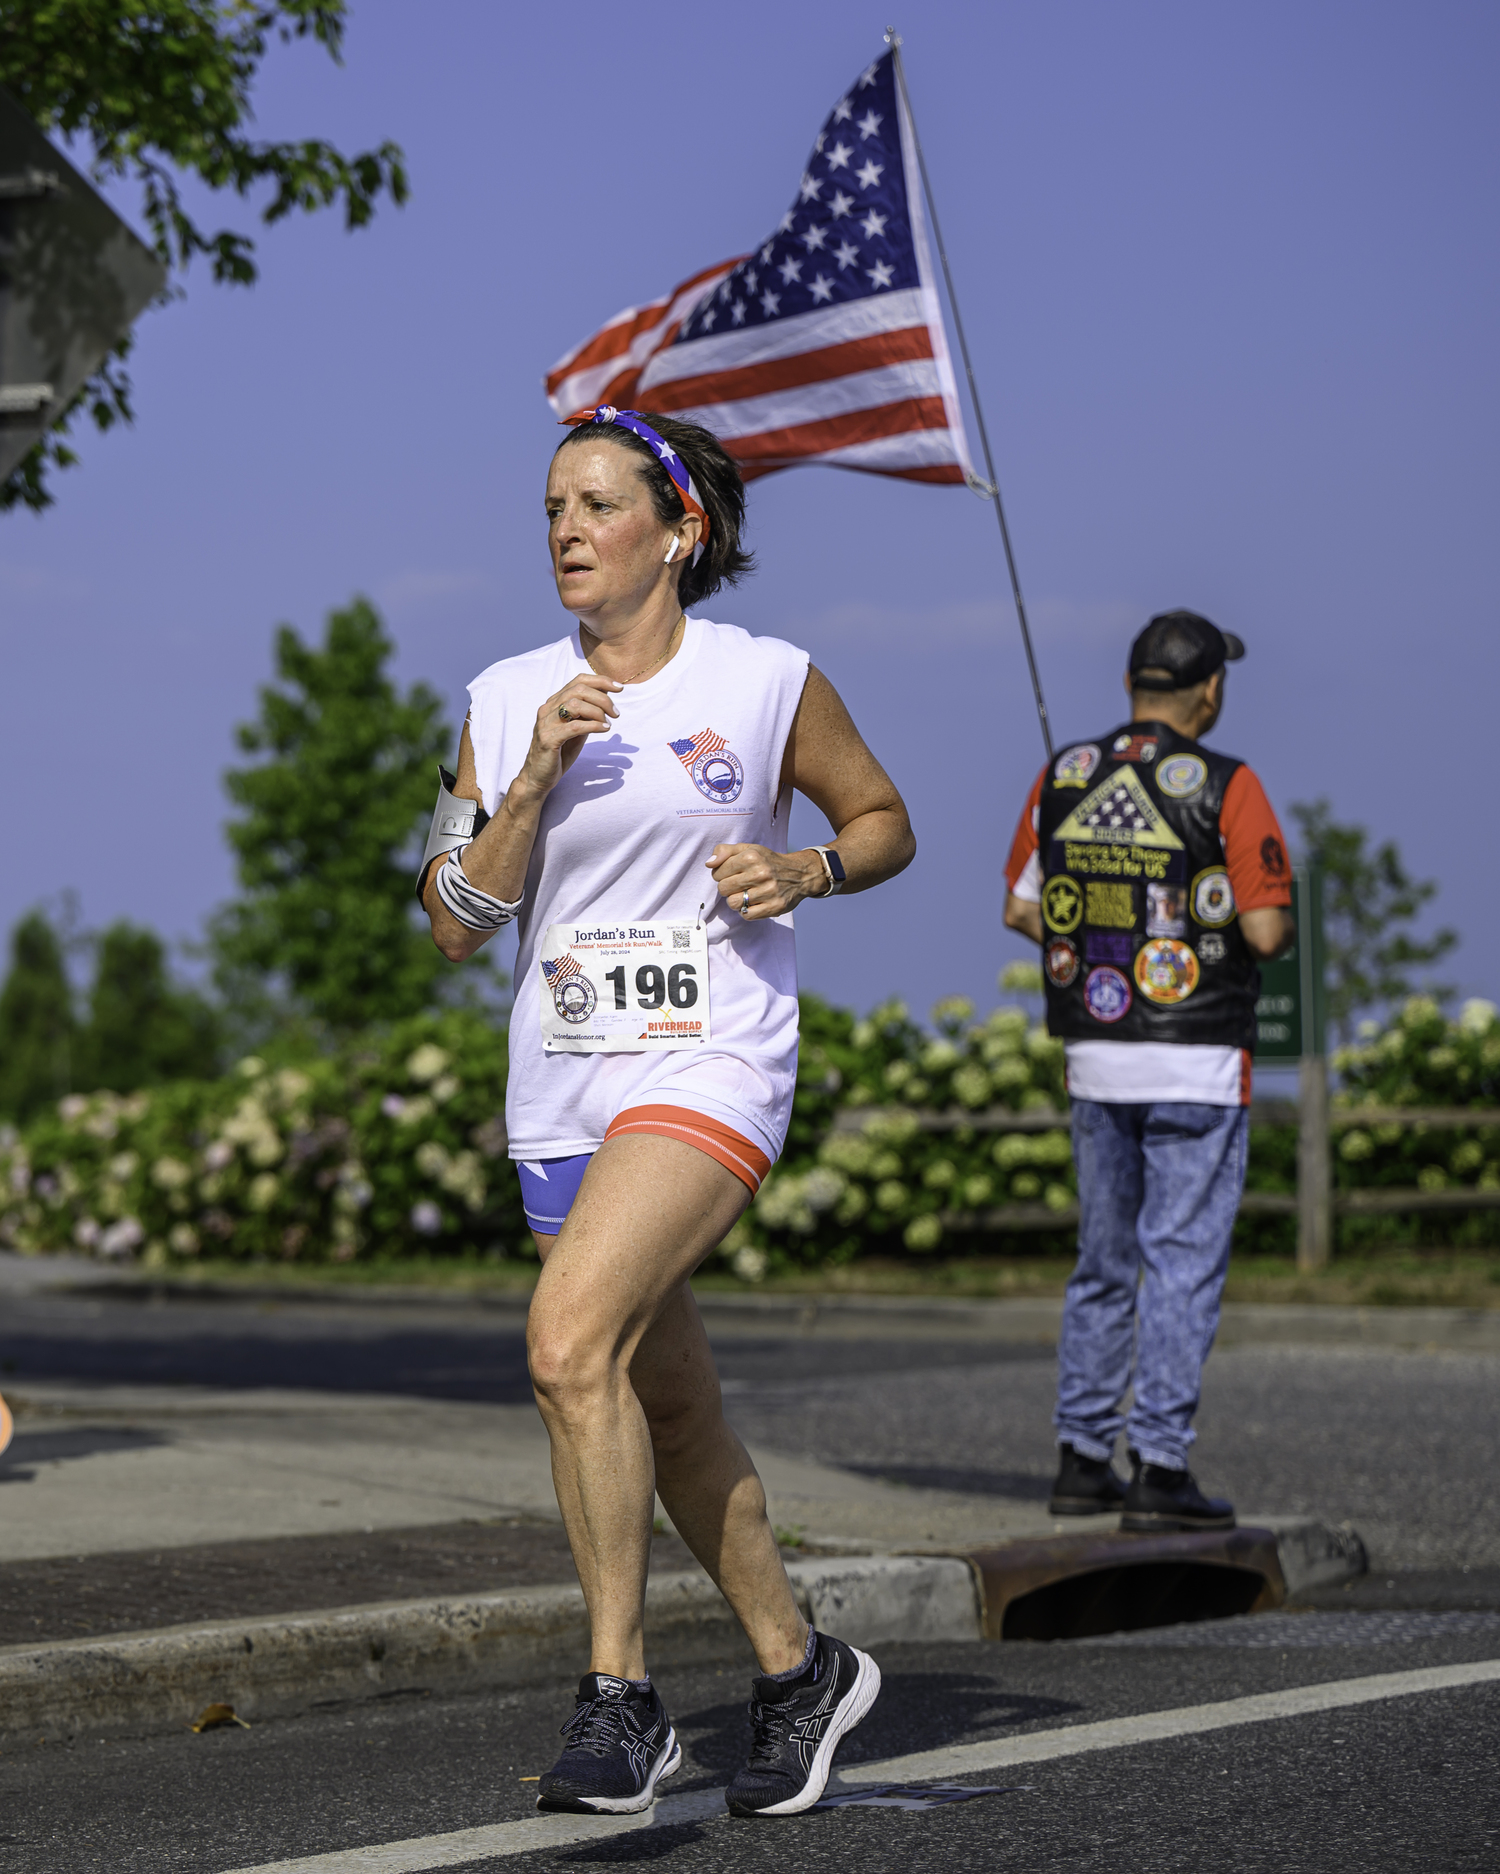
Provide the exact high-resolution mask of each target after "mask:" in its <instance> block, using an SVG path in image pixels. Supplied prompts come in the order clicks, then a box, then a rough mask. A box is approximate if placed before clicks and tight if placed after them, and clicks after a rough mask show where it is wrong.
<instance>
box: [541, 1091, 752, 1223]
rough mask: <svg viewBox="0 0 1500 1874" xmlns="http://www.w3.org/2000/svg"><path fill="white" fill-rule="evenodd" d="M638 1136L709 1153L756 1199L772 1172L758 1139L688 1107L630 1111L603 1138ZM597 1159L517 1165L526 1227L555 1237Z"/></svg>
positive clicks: (585, 1155) (582, 1156) (587, 1155)
mask: <svg viewBox="0 0 1500 1874" xmlns="http://www.w3.org/2000/svg"><path fill="white" fill-rule="evenodd" d="M638 1133H652V1134H654V1135H655V1136H656V1137H658V1138H663V1139H678V1140H680V1141H681V1142H682V1144H684V1145H691V1146H693V1147H694V1149H695V1150H697V1151H700V1152H706V1153H707V1154H708V1156H709V1157H710V1158H714V1159H717V1160H718V1162H719V1163H720V1164H721V1165H723V1166H724V1168H725V1169H726V1170H727V1171H732V1172H733V1173H734V1175H735V1177H737V1178H738V1179H739V1180H740V1182H741V1183H742V1184H743V1185H744V1186H745V1187H746V1189H747V1190H748V1191H749V1192H750V1195H751V1196H752V1197H753V1196H754V1195H755V1193H756V1192H757V1191H758V1190H759V1189H760V1187H761V1183H762V1181H763V1180H764V1178H765V1176H766V1173H767V1172H768V1171H769V1170H770V1169H771V1160H770V1159H769V1158H768V1157H767V1155H766V1153H765V1151H764V1150H763V1149H762V1148H761V1147H760V1146H759V1145H757V1144H756V1143H755V1141H754V1140H753V1139H747V1138H746V1137H745V1135H744V1134H743V1133H742V1132H737V1131H736V1130H735V1129H734V1127H733V1126H730V1125H726V1124H725V1123H724V1121H723V1120H721V1119H712V1118H710V1117H708V1115H707V1114H704V1113H699V1112H695V1111H694V1110H693V1109H692V1108H691V1107H689V1106H627V1107H626V1108H625V1110H624V1112H622V1113H619V1114H617V1115H616V1116H615V1118H614V1119H612V1120H611V1121H610V1123H609V1127H608V1129H607V1131H606V1132H605V1134H604V1137H605V1139H606V1140H609V1139H620V1138H626V1137H629V1136H631V1135H632V1134H638ZM593 1156H594V1154H593V1153H592V1152H576V1153H574V1154H573V1155H572V1156H571V1157H568V1158H539V1159H518V1160H517V1161H516V1170H517V1171H518V1172H519V1173H520V1175H521V1199H522V1202H523V1204H524V1205H525V1207H526V1221H527V1222H528V1223H529V1224H530V1225H531V1227H532V1229H533V1230H537V1231H539V1232H540V1233H541V1234H542V1235H543V1236H556V1234H557V1232H558V1231H559V1230H560V1229H561V1228H562V1226H563V1222H564V1219H565V1218H566V1217H567V1214H568V1212H569V1211H570V1210H571V1209H572V1208H573V1200H574V1199H575V1198H576V1197H577V1195H578V1187H579V1185H580V1184H582V1182H583V1174H584V1172H586V1171H587V1170H588V1168H589V1165H590V1163H591V1161H592V1159H593Z"/></svg>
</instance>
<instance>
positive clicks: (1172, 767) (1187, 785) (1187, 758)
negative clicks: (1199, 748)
mask: <svg viewBox="0 0 1500 1874" xmlns="http://www.w3.org/2000/svg"><path fill="white" fill-rule="evenodd" d="M1207 779H1208V763H1207V762H1205V761H1201V760H1200V759H1199V758H1198V756H1196V755H1173V756H1172V757H1171V758H1170V759H1169V760H1167V761H1164V762H1163V763H1162V764H1161V766H1160V767H1159V768H1158V769H1157V771H1156V785H1157V786H1158V787H1159V788H1160V789H1161V791H1162V792H1163V793H1164V794H1165V795H1167V796H1168V798H1169V799H1172V800H1188V799H1190V798H1191V797H1192V796H1193V795H1194V794H1196V793H1197V792H1198V790H1199V789H1200V788H1201V787H1202V785H1203V783H1204V782H1205V781H1206V780H1207Z"/></svg>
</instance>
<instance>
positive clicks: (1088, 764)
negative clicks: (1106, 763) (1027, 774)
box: [1052, 742, 1099, 787]
mask: <svg viewBox="0 0 1500 1874" xmlns="http://www.w3.org/2000/svg"><path fill="white" fill-rule="evenodd" d="M1098 766H1099V749H1098V746H1097V744H1095V743H1093V742H1080V743H1079V744H1078V746H1077V747H1076V748H1065V749H1064V750H1063V752H1062V753H1061V754H1060V755H1059V756H1058V758H1057V761H1056V763H1055V764H1054V766H1053V769H1052V779H1053V781H1054V783H1055V784H1056V785H1057V786H1058V787H1087V786H1088V782H1089V777H1090V776H1091V775H1092V774H1093V772H1094V770H1095V768H1097V767H1098Z"/></svg>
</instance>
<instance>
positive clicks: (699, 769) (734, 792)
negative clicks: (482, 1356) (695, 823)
mask: <svg viewBox="0 0 1500 1874" xmlns="http://www.w3.org/2000/svg"><path fill="white" fill-rule="evenodd" d="M667 747H668V748H670V749H671V751H672V753H673V754H674V755H675V756H676V757H677V759H678V760H679V761H680V762H681V763H682V765H683V767H684V768H685V769H686V770H687V772H688V775H689V776H690V777H691V779H692V783H693V786H694V787H696V788H697V790H698V792H699V793H700V794H701V795H702V796H703V798H704V799H705V800H711V801H713V803H714V804H715V806H722V807H727V806H728V805H729V803H730V802H731V801H735V800H738V799H739V797H740V794H741V792H742V791H743V789H744V786H745V770H744V769H743V768H742V767H741V766H740V758H739V756H738V755H736V754H734V753H733V751H732V750H731V749H730V747H729V744H728V743H727V742H726V741H725V740H724V738H723V736H722V735H717V734H715V732H714V731H713V730H712V729H700V730H699V731H698V733H697V734H696V735H688V736H684V737H683V739H682V740H681V741H680V742H668V744H667Z"/></svg>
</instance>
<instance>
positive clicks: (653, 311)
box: [546, 260, 735, 397]
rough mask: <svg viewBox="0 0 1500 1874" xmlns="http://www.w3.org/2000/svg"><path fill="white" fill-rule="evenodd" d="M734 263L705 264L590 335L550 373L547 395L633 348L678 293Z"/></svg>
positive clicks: (662, 315)
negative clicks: (667, 290) (628, 315)
mask: <svg viewBox="0 0 1500 1874" xmlns="http://www.w3.org/2000/svg"><path fill="white" fill-rule="evenodd" d="M726 264H727V265H729V266H734V265H735V262H733V261H729V262H727V263H726V262H725V261H722V260H721V261H719V262H717V264H716V265H714V266H712V267H704V268H703V269H702V270H701V271H700V272H698V273H695V274H693V275H692V277H691V278H690V279H687V280H684V281H683V282H682V283H681V285H680V286H674V287H673V289H672V291H671V292H670V293H668V294H667V296H666V298H665V299H653V300H652V301H651V303H650V305H648V306H642V307H641V308H640V310H639V311H638V312H637V313H635V315H634V316H633V317H632V318H628V319H621V320H620V321H619V322H618V323H617V324H611V325H607V326H605V327H604V329H603V330H602V331H600V332H596V333H595V334H594V336H593V337H592V338H591V339H587V340H586V341H585V342H584V343H583V344H582V345H580V346H579V348H578V350H577V351H575V352H573V353H572V354H571V355H570V356H568V357H566V358H564V359H563V360H562V362H561V363H560V364H557V365H554V367H553V368H552V369H551V370H550V371H549V372H548V373H547V379H546V384H547V395H548V396H549V397H550V396H551V395H552V393H553V391H554V390H556V389H557V387H558V385H559V384H561V383H562V382H563V380H564V379H565V378H570V377H572V376H573V375H574V373H575V372H577V371H587V370H588V369H589V367H590V366H591V365H596V364H605V363H607V362H608V361H609V359H611V358H618V357H621V356H622V355H623V354H624V353H625V352H627V351H629V350H630V347H631V346H632V344H634V342H635V340H636V339H637V338H638V337H639V336H640V335H641V333H642V332H649V331H650V329H651V327H652V326H653V325H660V323H661V321H662V320H663V319H664V318H665V317H666V315H667V313H668V312H669V311H670V310H671V307H672V305H673V303H674V302H675V301H676V300H677V299H678V297H679V296H680V295H681V294H683V293H686V292H690V291H691V290H692V288H693V287H695V286H697V285H699V284H700V283H701V282H702V281H704V280H711V279H712V278H713V277H714V276H715V274H719V273H722V272H723V271H724V268H725V266H726Z"/></svg>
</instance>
